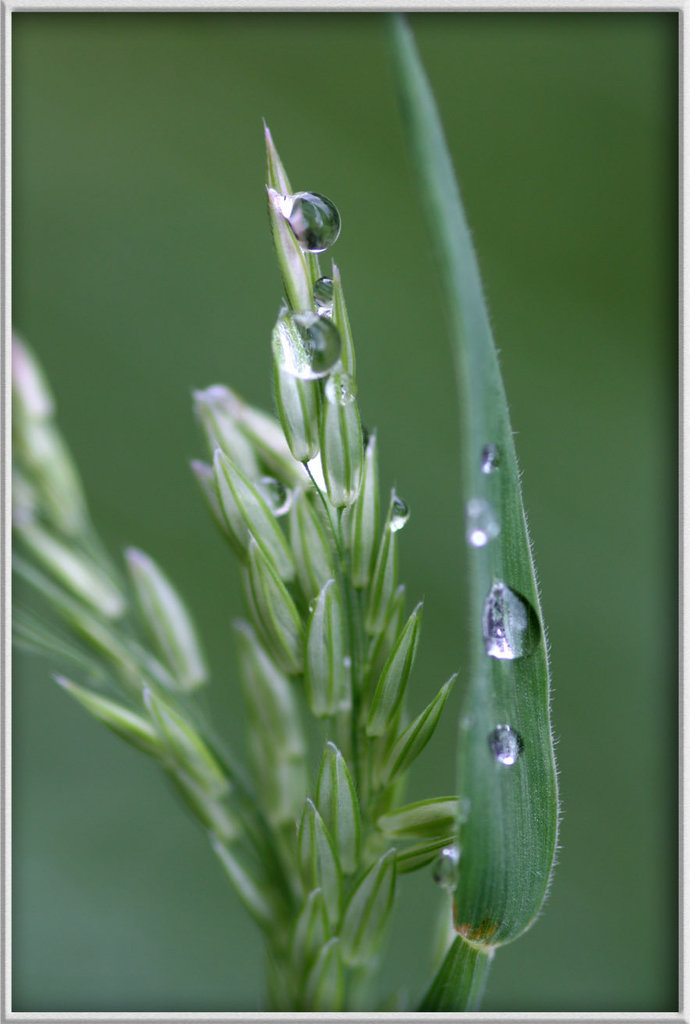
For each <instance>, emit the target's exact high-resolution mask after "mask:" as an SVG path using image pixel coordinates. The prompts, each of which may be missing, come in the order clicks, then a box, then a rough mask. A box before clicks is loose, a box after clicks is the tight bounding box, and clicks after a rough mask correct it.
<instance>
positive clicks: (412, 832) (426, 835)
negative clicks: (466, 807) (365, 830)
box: [377, 796, 460, 839]
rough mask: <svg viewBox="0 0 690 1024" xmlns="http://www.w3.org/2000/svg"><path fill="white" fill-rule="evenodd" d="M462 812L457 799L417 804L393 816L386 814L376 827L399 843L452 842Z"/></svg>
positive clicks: (403, 808)
mask: <svg viewBox="0 0 690 1024" xmlns="http://www.w3.org/2000/svg"><path fill="white" fill-rule="evenodd" d="M459 810H460V801H459V800H458V799H457V797H454V796H449V797H436V798H434V799H431V800H418V801H417V802H416V803H414V804H407V805H406V806H405V807H399V808H398V810H397V811H395V812H394V813H393V814H384V815H383V816H382V817H380V818H379V819H378V822H377V825H378V827H379V828H380V829H381V831H382V832H386V833H387V834H388V835H391V836H396V837H397V838H398V839H443V838H452V836H453V834H454V832H455V826H456V822H457V819H458V813H459Z"/></svg>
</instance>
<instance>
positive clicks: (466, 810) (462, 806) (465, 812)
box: [458, 796, 472, 825]
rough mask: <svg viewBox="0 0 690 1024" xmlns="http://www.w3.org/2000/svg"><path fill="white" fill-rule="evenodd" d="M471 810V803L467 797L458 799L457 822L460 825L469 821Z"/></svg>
mask: <svg viewBox="0 0 690 1024" xmlns="http://www.w3.org/2000/svg"><path fill="white" fill-rule="evenodd" d="M471 810H472V801H471V800H470V798H469V797H468V796H461V797H459V798H458V821H459V822H460V824H461V825H464V824H465V822H466V821H467V820H468V819H469V816H470V811H471Z"/></svg>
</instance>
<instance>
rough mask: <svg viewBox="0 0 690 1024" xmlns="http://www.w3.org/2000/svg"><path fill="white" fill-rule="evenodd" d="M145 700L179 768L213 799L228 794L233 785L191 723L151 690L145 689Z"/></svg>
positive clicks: (163, 740)
mask: <svg viewBox="0 0 690 1024" xmlns="http://www.w3.org/2000/svg"><path fill="white" fill-rule="evenodd" d="M144 701H145V703H146V707H147V708H148V710H149V713H150V715H151V718H152V720H153V724H154V726H155V728H156V731H157V732H158V735H159V737H160V739H161V740H162V742H163V743H164V744H165V746H166V747H167V750H168V754H169V755H170V757H171V758H172V761H173V763H174V765H175V768H176V769H181V770H182V771H183V772H186V773H187V774H188V775H189V776H191V778H193V779H194V780H195V781H196V782H198V783H199V785H200V786H201V787H202V788H203V790H204V792H205V793H206V794H208V795H209V796H211V797H221V796H223V795H224V794H225V793H227V792H228V789H229V786H230V784H229V782H228V779H227V777H226V775H225V773H224V771H223V769H222V768H221V766H220V765H219V764H218V761H217V760H216V759H215V757H214V755H213V754H212V753H211V751H210V750H209V748H208V747H207V746H206V744H205V742H204V741H203V739H202V738H201V736H200V735H199V733H198V732H197V731H196V729H195V728H194V727H193V726H192V725H191V723H190V722H188V721H187V719H186V718H184V717H183V716H182V715H181V714H180V713H179V711H177V710H175V709H174V708H173V707H171V706H170V704H168V703H167V701H164V700H163V699H162V698H161V697H158V696H157V695H156V694H154V693H152V692H151V690H144Z"/></svg>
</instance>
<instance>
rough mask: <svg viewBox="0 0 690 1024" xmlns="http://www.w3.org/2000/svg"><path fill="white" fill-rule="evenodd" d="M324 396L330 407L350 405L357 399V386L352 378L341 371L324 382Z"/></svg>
mask: <svg viewBox="0 0 690 1024" xmlns="http://www.w3.org/2000/svg"><path fill="white" fill-rule="evenodd" d="M324 394H325V395H326V398H327V399H328V401H329V402H330V403H331V405H351V404H352V403H353V402H354V400H355V398H356V397H357V385H356V383H355V380H354V378H353V377H351V376H350V374H349V373H345V371H344V370H343V371H342V372H340V373H332V374H331V376H330V377H329V378H328V380H327V381H326V386H325V387H324Z"/></svg>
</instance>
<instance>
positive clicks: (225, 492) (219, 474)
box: [213, 448, 295, 582]
mask: <svg viewBox="0 0 690 1024" xmlns="http://www.w3.org/2000/svg"><path fill="white" fill-rule="evenodd" d="M213 465H214V467H215V473H216V486H217V488H218V498H219V500H220V504H221V508H222V509H223V513H224V515H225V519H226V522H227V524H228V528H229V530H230V532H231V533H232V535H233V536H234V538H235V540H236V542H237V544H238V545H239V547H240V549H241V550H243V551H246V549H247V547H248V546H249V541H250V538H252V537H253V538H254V540H255V541H256V543H257V544H258V545H259V547H260V548H261V550H262V551H263V553H264V555H265V556H266V558H267V559H269V560H270V561H271V563H272V564H273V566H275V569H276V572H277V573H278V575H279V576H280V578H281V579H283V580H285V581H286V582H289V581H290V580H292V579H294V576H295V563H294V559H293V557H292V552H291V551H290V548H289V547H288V543H287V541H286V540H285V535H284V533H283V531H282V530H281V528H280V526H279V525H278V522H277V520H276V518H275V516H274V515H273V513H272V511H271V509H270V508H269V507H268V504H267V502H266V500H265V498H264V497H263V495H262V494H261V493H260V491H259V490H257V488H256V487H255V486H254V485H253V484H252V483H251V481H250V480H248V479H247V477H246V476H245V475H244V473H242V472H241V471H240V470H239V469H238V468H237V466H234V465H233V463H232V462H231V461H230V459H229V458H228V457H227V455H225V454H224V452H222V451H221V450H220V449H219V448H218V449H216V453H215V455H214V457H213Z"/></svg>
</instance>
